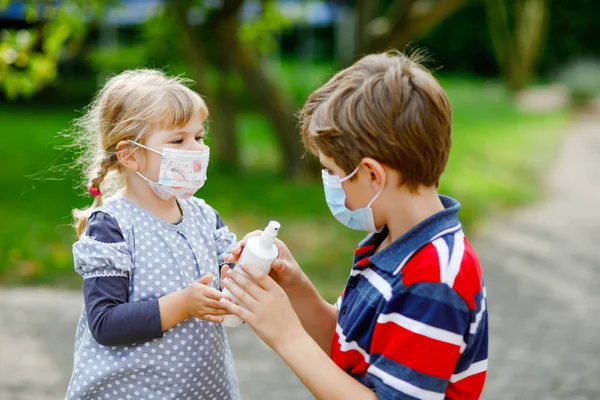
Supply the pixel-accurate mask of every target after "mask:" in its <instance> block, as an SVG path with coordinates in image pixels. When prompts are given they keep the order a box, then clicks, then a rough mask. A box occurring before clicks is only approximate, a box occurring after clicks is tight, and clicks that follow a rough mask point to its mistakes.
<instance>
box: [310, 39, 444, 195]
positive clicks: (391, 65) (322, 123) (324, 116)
mask: <svg viewBox="0 0 600 400" xmlns="http://www.w3.org/2000/svg"><path fill="white" fill-rule="evenodd" d="M422 57H423V56H422V55H421V54H420V53H415V54H414V55H413V56H407V55H405V54H402V53H400V52H398V51H390V52H387V53H380V54H371V55H368V56H365V57H363V58H362V59H360V60H358V61H357V62H356V63H354V64H353V65H351V66H350V67H348V68H346V69H344V70H342V71H340V72H338V73H337V74H335V76H333V78H331V79H330V80H329V82H327V83H326V84H325V85H323V86H322V87H320V88H319V89H317V90H316V91H315V92H313V93H312V94H311V95H310V97H309V98H308V100H307V101H306V104H305V105H304V108H303V109H302V112H301V114H300V120H301V126H302V141H303V143H304V146H305V147H306V148H307V149H308V150H309V151H311V152H312V153H314V154H315V155H317V156H318V153H319V151H320V152H322V153H323V154H324V155H326V156H328V157H332V158H333V159H334V161H335V162H336V164H337V165H338V166H340V167H341V168H342V169H343V170H344V171H345V172H346V173H349V172H350V171H352V170H353V169H354V168H356V167H357V166H358V164H359V163H360V161H361V160H362V159H363V158H364V157H371V158H374V159H376V160H377V161H379V162H381V163H383V164H385V165H387V166H389V167H391V168H394V169H396V170H397V171H399V172H400V175H401V178H402V181H401V182H400V184H404V185H406V186H407V187H408V188H409V190H411V191H414V190H417V188H418V187H419V186H420V185H426V186H434V185H436V186H437V185H438V183H439V179H440V176H441V174H442V172H443V171H444V169H445V167H446V163H447V161H448V156H449V153H450V144H451V131H452V110H451V107H450V101H449V100H448V97H447V96H446V93H445V92H444V90H443V89H442V87H441V86H440V84H439V83H438V82H437V81H436V80H435V78H434V77H433V76H432V75H431V73H430V72H429V71H427V70H426V69H425V68H424V67H423V66H422V65H421V64H420V62H419V61H420V59H421V58H422Z"/></svg>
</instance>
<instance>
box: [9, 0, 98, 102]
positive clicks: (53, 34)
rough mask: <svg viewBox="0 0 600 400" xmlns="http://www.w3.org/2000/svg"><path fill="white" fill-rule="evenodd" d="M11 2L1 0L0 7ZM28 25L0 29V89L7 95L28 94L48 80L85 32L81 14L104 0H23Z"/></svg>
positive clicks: (91, 12)
mask: <svg viewBox="0 0 600 400" xmlns="http://www.w3.org/2000/svg"><path fill="white" fill-rule="evenodd" d="M10 3H11V2H10V1H6V0H3V2H2V3H1V4H0V7H1V8H5V7H7V6H8V5H9V4H10ZM24 3H25V6H26V9H25V10H26V12H25V15H26V20H27V22H28V23H30V24H31V25H32V27H31V28H28V29H19V30H15V29H4V30H2V31H1V32H0V89H1V90H2V91H3V92H4V93H5V95H6V97H8V98H9V99H16V98H17V97H20V96H22V97H31V96H33V95H34V94H36V93H37V92H38V91H40V90H41V89H42V88H44V87H46V86H47V85H49V84H51V83H52V82H53V81H54V80H55V79H56V75H57V67H58V63H59V62H60V60H61V59H62V58H65V57H69V56H70V55H72V54H73V53H76V52H77V50H78V48H79V47H80V45H81V42H82V40H83V38H84V36H85V32H86V24H85V18H86V17H88V16H90V15H94V14H95V13H97V12H99V10H101V7H102V5H104V4H105V3H107V2H106V1H99V0H94V1H80V0H70V1H62V2H60V3H58V5H55V4H53V3H43V4H42V5H40V3H39V2H35V1H27V2H24Z"/></svg>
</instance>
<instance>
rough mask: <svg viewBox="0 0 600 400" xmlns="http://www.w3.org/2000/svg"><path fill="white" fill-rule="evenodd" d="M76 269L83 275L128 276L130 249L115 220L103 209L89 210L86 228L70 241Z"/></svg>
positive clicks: (95, 276) (85, 277)
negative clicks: (79, 236) (74, 241)
mask: <svg viewBox="0 0 600 400" xmlns="http://www.w3.org/2000/svg"><path fill="white" fill-rule="evenodd" d="M73 260H74V262H75V271H77V273H78V274H80V275H81V276H82V277H83V278H84V279H87V278H97V277H104V276H122V277H129V274H130V272H131V270H132V265H133V264H132V261H131V253H130V252H129V248H128V246H127V243H126V242H125V239H124V237H123V234H122V232H121V230H120V228H119V224H118V223H117V221H116V220H115V219H114V218H112V217H111V216H110V215H108V214H106V213H103V212H96V213H94V214H92V215H91V216H90V217H89V218H88V221H87V228H86V232H85V234H84V235H83V236H81V238H80V239H79V240H78V241H77V242H76V243H75V244H73Z"/></svg>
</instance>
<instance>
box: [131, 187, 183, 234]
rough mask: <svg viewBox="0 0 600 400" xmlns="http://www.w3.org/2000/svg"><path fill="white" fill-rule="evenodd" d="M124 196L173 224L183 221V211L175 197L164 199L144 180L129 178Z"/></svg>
mask: <svg viewBox="0 0 600 400" xmlns="http://www.w3.org/2000/svg"><path fill="white" fill-rule="evenodd" d="M126 181H127V182H126V184H125V188H124V189H123V197H124V198H125V199H126V200H128V201H130V202H131V203H133V204H135V205H137V206H139V207H141V208H143V209H144V210H146V211H147V212H149V213H150V214H152V215H154V216H155V217H157V218H160V219H162V220H163V221H166V222H168V223H171V224H175V223H177V222H179V221H181V217H182V215H183V214H182V212H181V209H180V208H179V204H177V200H175V198H170V199H169V200H163V199H161V198H160V197H158V196H157V195H156V193H154V191H153V190H152V189H151V188H150V186H149V185H148V184H147V183H146V182H143V181H138V180H136V179H127V180H126Z"/></svg>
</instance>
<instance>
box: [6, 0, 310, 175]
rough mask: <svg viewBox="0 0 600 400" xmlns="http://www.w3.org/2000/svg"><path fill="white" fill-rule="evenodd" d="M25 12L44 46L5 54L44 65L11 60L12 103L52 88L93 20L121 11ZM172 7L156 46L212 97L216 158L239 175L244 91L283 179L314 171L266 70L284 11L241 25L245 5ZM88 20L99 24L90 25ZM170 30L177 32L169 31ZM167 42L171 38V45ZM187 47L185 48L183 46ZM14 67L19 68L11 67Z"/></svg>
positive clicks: (68, 5)
mask: <svg viewBox="0 0 600 400" xmlns="http://www.w3.org/2000/svg"><path fill="white" fill-rule="evenodd" d="M0 1H3V3H0V5H1V6H3V7H7V6H9V5H10V4H11V3H13V4H14V3H15V2H10V1H6V0H0ZM26 4H27V6H28V10H29V11H28V12H29V13H30V14H31V15H32V17H31V18H30V19H29V20H28V21H29V22H30V23H31V24H32V27H31V28H28V29H27V30H26V31H27V32H30V33H31V35H32V37H34V38H43V41H41V42H40V41H38V42H36V41H34V40H31V41H29V42H27V43H26V46H22V48H21V47H17V46H16V44H18V43H17V42H18V41H17V40H12V41H10V40H9V41H7V40H3V41H1V42H0V46H4V47H8V48H10V49H13V48H15V47H16V49H17V50H19V51H22V52H24V53H26V54H28V55H35V56H36V57H38V58H40V57H41V58H42V61H43V62H44V63H43V64H41V63H40V62H39V61H38V58H35V57H33V58H30V59H31V61H30V62H29V64H30V65H31V68H30V69H24V68H23V65H21V64H22V63H21V64H18V63H19V62H20V60H21V58H22V57H21V56H20V53H19V54H17V56H16V58H15V60H11V59H10V58H9V59H8V60H9V61H10V64H9V63H4V64H0V86H2V88H3V89H4V90H5V92H6V93H7V94H8V96H9V97H10V98H12V99H14V98H16V97H18V96H31V95H33V94H35V93H36V92H38V91H39V90H41V89H42V88H43V87H45V86H47V85H49V84H50V83H52V81H53V80H54V79H55V78H56V71H57V65H58V63H59V62H60V59H61V56H64V54H65V50H67V49H70V50H71V51H72V53H75V52H76V51H77V50H78V49H79V48H80V44H81V42H82V41H83V38H84V37H85V33H86V30H87V28H88V27H89V23H90V22H92V21H94V20H95V21H101V20H102V18H101V17H102V13H101V11H105V10H106V9H107V8H108V6H112V5H118V2H117V1H114V2H113V1H102V0H95V1H94V2H86V1H83V0H63V1H62V2H59V3H58V4H59V5H57V6H52V3H48V4H46V3H44V6H43V7H39V2H35V1H30V2H27V3H26ZM165 4H166V9H164V10H163V11H164V13H163V14H162V15H159V16H158V17H159V19H161V18H163V17H164V21H156V18H155V20H154V23H155V25H153V26H155V27H156V26H157V25H158V24H160V23H161V22H162V23H163V26H162V27H161V29H162V31H164V32H165V35H163V36H162V37H160V35H159V36H157V37H156V38H155V39H164V40H166V41H168V42H169V43H171V44H172V45H173V47H172V49H173V50H179V52H178V54H174V55H172V56H173V57H179V58H181V59H185V60H187V61H188V64H189V65H190V67H191V71H192V75H193V78H194V79H195V80H196V82H197V83H196V84H197V87H196V89H197V90H198V92H200V93H202V94H204V95H205V96H206V97H207V101H208V102H209V105H210V107H211V110H212V112H213V116H214V121H215V122H214V123H213V125H212V126H213V128H214V130H215V131H216V132H217V134H216V135H215V158H216V159H217V160H218V161H220V162H221V164H222V165H223V166H225V167H227V166H228V167H229V168H230V169H237V168H238V166H239V152H238V145H237V140H236V134H235V132H236V126H237V118H236V116H237V106H236V104H237V103H238V97H239V93H240V91H241V90H245V91H246V92H247V93H248V94H249V95H250V96H251V97H252V99H253V103H254V105H255V107H256V108H257V109H258V110H259V111H260V112H261V113H263V114H264V115H265V116H266V117H267V119H268V120H269V121H270V122H271V124H272V126H273V128H274V131H275V133H276V136H277V138H278V140H279V144H280V149H281V152H282V154H283V158H284V160H285V163H283V172H284V173H285V174H286V175H287V176H298V175H300V174H302V173H303V171H304V170H305V169H306V168H307V166H308V164H307V163H306V162H305V161H304V160H302V147H301V142H300V139H299V136H298V130H297V126H296V118H295V116H294V111H295V110H294V107H293V104H292V101H291V99H290V98H289V97H288V95H287V93H286V92H285V90H284V89H283V87H281V85H280V84H279V83H278V82H277V80H276V79H274V77H273V76H271V74H270V73H269V71H268V70H266V69H265V68H263V66H262V65H261V55H260V51H261V50H262V51H263V52H264V51H266V50H270V49H272V44H273V43H274V42H273V39H272V34H273V32H275V31H279V30H281V29H283V27H284V26H285V20H284V19H283V18H282V17H281V15H280V14H279V13H278V11H277V2H275V1H272V0H271V1H270V0H262V1H261V2H260V4H261V9H262V11H261V14H260V15H259V16H258V18H256V19H255V20H253V21H242V20H241V18H240V14H241V11H242V6H243V5H244V0H228V1H223V2H220V3H215V2H204V1H201V0H174V1H168V2H165ZM38 8H39V10H38ZM90 9H93V10H94V13H91V11H90ZM40 11H41V12H40ZM50 11H51V12H50ZM198 11H200V12H201V13H202V14H203V17H204V20H203V21H202V22H201V23H197V21H192V19H193V18H190V17H191V16H193V14H194V13H195V12H196V13H197V12H198ZM88 16H93V17H95V18H93V19H90V18H87V17H88ZM67 17H68V18H67ZM83 21H87V23H84V22H83ZM166 24H170V25H172V26H168V27H165V25H166ZM45 25H49V26H52V27H57V28H54V29H53V30H52V31H51V32H54V31H57V32H58V33H57V34H56V35H54V36H53V35H48V34H46V30H47V29H48V28H46V27H45ZM159 31H160V29H159ZM173 34H175V35H173ZM15 35H17V34H15ZM167 35H169V36H170V37H166V36H167ZM55 36H56V38H55ZM11 38H12V37H9V39H11ZM19 38H20V36H19ZM206 38H210V40H206ZM70 40H73V41H75V40H76V41H77V42H78V43H79V46H76V47H74V46H71V44H70V42H69V41H70ZM21 42H23V40H21ZM180 42H182V43H184V44H185V45H183V46H182V45H181V43H180ZM2 48H3V47H0V49H2ZM47 49H48V50H52V51H47ZM17 50H15V51H17ZM170 50H171V49H170ZM111 51H114V50H113V49H111ZM9 53H10V51H9ZM151 53H153V48H152V45H150V44H149V45H146V48H145V49H143V50H142V51H141V52H140V54H141V58H142V59H143V58H144V57H146V60H149V59H150V58H151V57H149V55H151ZM100 54H101V53H100ZM209 55H210V56H209ZM4 58H5V59H6V57H4ZM11 58H12V57H11ZM102 59H103V57H102V55H100V56H97V57H96V60H98V61H99V62H100V63H102ZM113 59H114V57H113ZM0 60H2V57H0ZM34 61H35V63H34ZM0 62H1V61H0ZM15 62H16V63H17V64H18V65H12V64H14V63H15ZM140 65H143V64H140ZM7 66H8V68H7ZM24 71H25V72H24ZM209 74H212V75H211V77H214V78H215V79H214V80H213V81H210V80H209V79H207V76H208V75H209ZM238 82H241V86H242V88H239V87H238V86H239V85H238Z"/></svg>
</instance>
